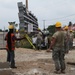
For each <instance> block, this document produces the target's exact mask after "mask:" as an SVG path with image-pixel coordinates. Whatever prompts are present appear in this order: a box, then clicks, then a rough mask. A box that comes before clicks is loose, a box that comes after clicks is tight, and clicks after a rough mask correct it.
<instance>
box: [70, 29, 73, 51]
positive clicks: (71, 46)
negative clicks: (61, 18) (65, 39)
mask: <svg viewBox="0 0 75 75" xmlns="http://www.w3.org/2000/svg"><path fill="white" fill-rule="evenodd" d="M73 38H74V34H73V31H72V30H70V38H69V48H70V50H71V49H72V48H73Z"/></svg>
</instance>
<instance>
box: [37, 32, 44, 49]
mask: <svg viewBox="0 0 75 75" xmlns="http://www.w3.org/2000/svg"><path fill="white" fill-rule="evenodd" d="M42 40H43V39H42V33H41V32H39V33H38V34H37V40H36V47H37V49H38V50H39V49H42V48H41V44H42Z"/></svg>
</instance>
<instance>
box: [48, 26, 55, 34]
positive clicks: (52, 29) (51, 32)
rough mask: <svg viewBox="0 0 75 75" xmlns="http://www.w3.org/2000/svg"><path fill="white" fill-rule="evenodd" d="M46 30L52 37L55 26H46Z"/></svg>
mask: <svg viewBox="0 0 75 75" xmlns="http://www.w3.org/2000/svg"><path fill="white" fill-rule="evenodd" d="M47 30H48V31H49V33H50V34H51V35H53V34H54V32H55V25H50V26H48V28H47Z"/></svg>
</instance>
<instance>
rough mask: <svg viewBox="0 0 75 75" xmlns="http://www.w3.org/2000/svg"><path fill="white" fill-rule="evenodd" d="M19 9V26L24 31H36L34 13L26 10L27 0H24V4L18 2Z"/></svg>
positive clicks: (36, 22) (36, 23)
mask: <svg viewBox="0 0 75 75" xmlns="http://www.w3.org/2000/svg"><path fill="white" fill-rule="evenodd" d="M18 9H19V13H18V16H19V22H20V23H19V27H20V29H22V28H24V29H25V31H26V32H37V29H38V20H37V18H36V16H34V14H32V13H31V12H30V11H29V10H28V0H26V5H24V4H23V3H22V2H18Z"/></svg>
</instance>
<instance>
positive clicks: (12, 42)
mask: <svg viewBox="0 0 75 75" xmlns="http://www.w3.org/2000/svg"><path fill="white" fill-rule="evenodd" d="M8 39H9V38H8V34H7V35H6V40H8ZM15 40H16V38H15V35H14V34H13V33H11V50H15ZM6 49H7V50H9V48H8V43H7V45H6Z"/></svg>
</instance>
